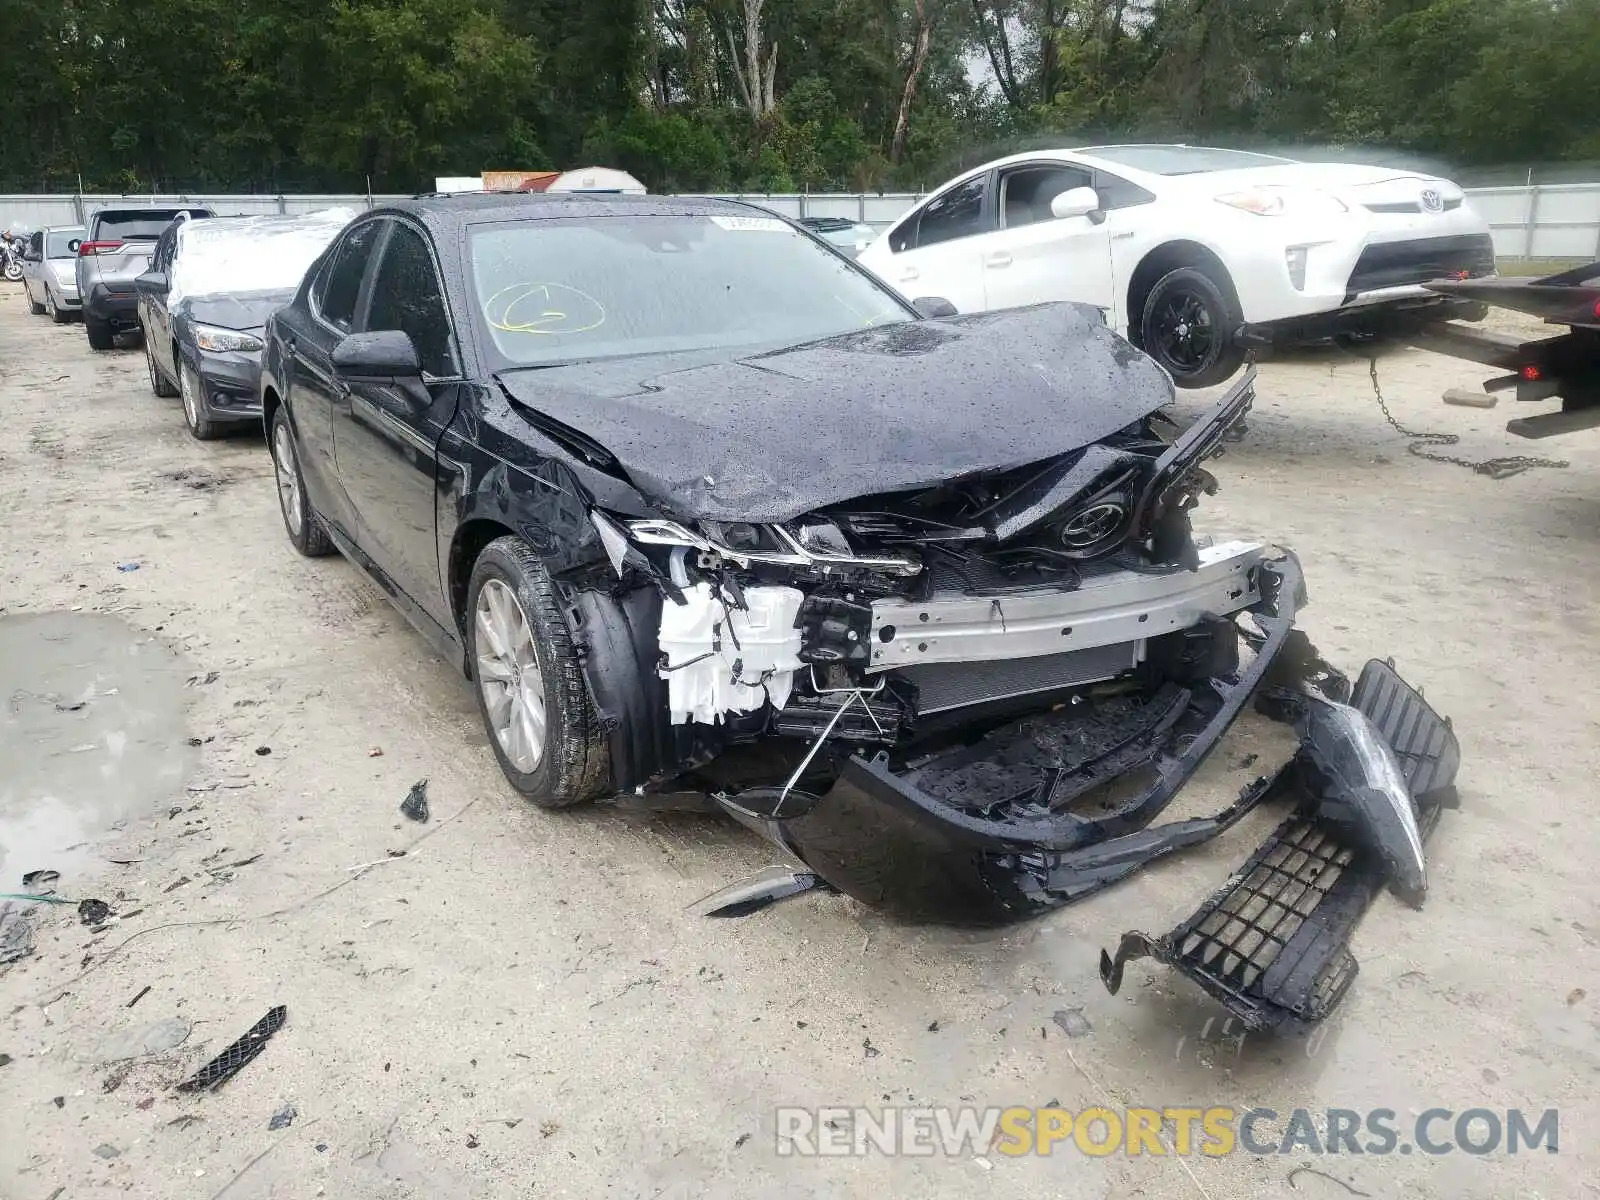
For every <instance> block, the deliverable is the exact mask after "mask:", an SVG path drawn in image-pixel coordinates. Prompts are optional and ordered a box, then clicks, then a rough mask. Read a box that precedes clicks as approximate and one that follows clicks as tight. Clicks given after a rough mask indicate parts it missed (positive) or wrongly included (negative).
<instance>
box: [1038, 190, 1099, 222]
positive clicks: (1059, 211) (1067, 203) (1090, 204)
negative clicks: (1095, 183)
mask: <svg viewBox="0 0 1600 1200" xmlns="http://www.w3.org/2000/svg"><path fill="white" fill-rule="evenodd" d="M1099 211H1100V194H1099V193H1098V192H1096V191H1095V190H1094V189H1093V188H1092V187H1075V188H1068V189H1067V190H1066V191H1064V192H1062V193H1061V194H1060V195H1058V196H1057V197H1056V198H1055V199H1054V200H1052V201H1050V215H1051V216H1052V217H1055V218H1056V219H1057V220H1062V219H1065V218H1067V217H1088V218H1089V219H1090V220H1091V221H1092V220H1094V214H1095V213H1097V212H1099Z"/></svg>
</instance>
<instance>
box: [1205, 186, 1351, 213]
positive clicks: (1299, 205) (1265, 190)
mask: <svg viewBox="0 0 1600 1200" xmlns="http://www.w3.org/2000/svg"><path fill="white" fill-rule="evenodd" d="M1215 199H1216V201H1217V203H1218V204H1226V205H1227V206H1228V207H1229V208H1237V209H1242V210H1243V211H1245V212H1247V213H1254V214H1255V215H1256V216H1258V217H1318V216H1323V217H1327V216H1336V215H1337V214H1339V213H1347V212H1349V211H1350V209H1349V208H1348V207H1347V206H1346V205H1345V203H1344V201H1342V200H1340V199H1339V198H1338V197H1337V196H1330V195H1328V193H1327V192H1318V191H1313V190H1311V189H1309V188H1283V187H1253V188H1245V189H1244V190H1243V191H1238V192H1224V193H1222V194H1221V195H1220V196H1217V197H1216V198H1215Z"/></svg>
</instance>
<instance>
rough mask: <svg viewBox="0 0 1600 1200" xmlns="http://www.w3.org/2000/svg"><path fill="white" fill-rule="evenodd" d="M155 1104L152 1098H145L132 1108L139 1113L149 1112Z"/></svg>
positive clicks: (154, 1099)
mask: <svg viewBox="0 0 1600 1200" xmlns="http://www.w3.org/2000/svg"><path fill="white" fill-rule="evenodd" d="M155 1104H156V1098H155V1097H154V1096H146V1097H145V1098H144V1099H143V1100H141V1101H139V1103H137V1104H135V1105H134V1107H135V1108H137V1109H138V1110H139V1111H140V1112H149V1111H150V1110H151V1109H152V1108H154V1107H155Z"/></svg>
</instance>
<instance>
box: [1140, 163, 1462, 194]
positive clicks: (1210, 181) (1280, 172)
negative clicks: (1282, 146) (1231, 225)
mask: <svg viewBox="0 0 1600 1200" xmlns="http://www.w3.org/2000/svg"><path fill="white" fill-rule="evenodd" d="M1166 182H1169V183H1171V184H1174V185H1178V186H1180V187H1184V188H1192V189H1194V190H1196V191H1204V192H1206V193H1208V194H1210V195H1213V196H1215V195H1219V194H1221V193H1223V192H1238V191H1244V190H1245V189H1246V188H1252V187H1283V188H1308V189H1314V190H1316V191H1320V192H1327V193H1328V194H1330V195H1335V196H1344V195H1352V196H1359V198H1360V199H1361V200H1368V199H1370V198H1372V197H1373V196H1374V195H1375V194H1377V193H1380V192H1383V193H1387V192H1390V191H1393V192H1395V193H1396V198H1414V197H1415V196H1416V194H1417V192H1418V191H1420V190H1421V189H1423V188H1433V189H1435V190H1437V191H1438V192H1439V194H1440V196H1441V197H1442V198H1444V199H1455V198H1457V197H1459V196H1460V195H1461V189H1460V188H1459V187H1457V186H1456V185H1455V184H1454V183H1451V182H1450V181H1449V180H1448V179H1441V178H1440V177H1439V176H1437V175H1428V174H1425V173H1423V172H1420V171H1408V170H1405V169H1403V168H1399V167H1368V166H1362V165H1360V164H1358V163H1289V164H1287V165H1285V166H1281V167H1249V168H1246V169H1244V170H1240V171H1208V172H1205V173H1203V174H1195V175H1172V176H1168V177H1167V179H1166Z"/></svg>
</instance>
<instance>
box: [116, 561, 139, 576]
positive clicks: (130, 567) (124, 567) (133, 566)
mask: <svg viewBox="0 0 1600 1200" xmlns="http://www.w3.org/2000/svg"><path fill="white" fill-rule="evenodd" d="M138 569H139V564H138V563H118V564H117V570H119V571H121V572H122V573H123V574H124V575H126V574H127V573H128V572H129V571H137V570H138Z"/></svg>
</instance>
